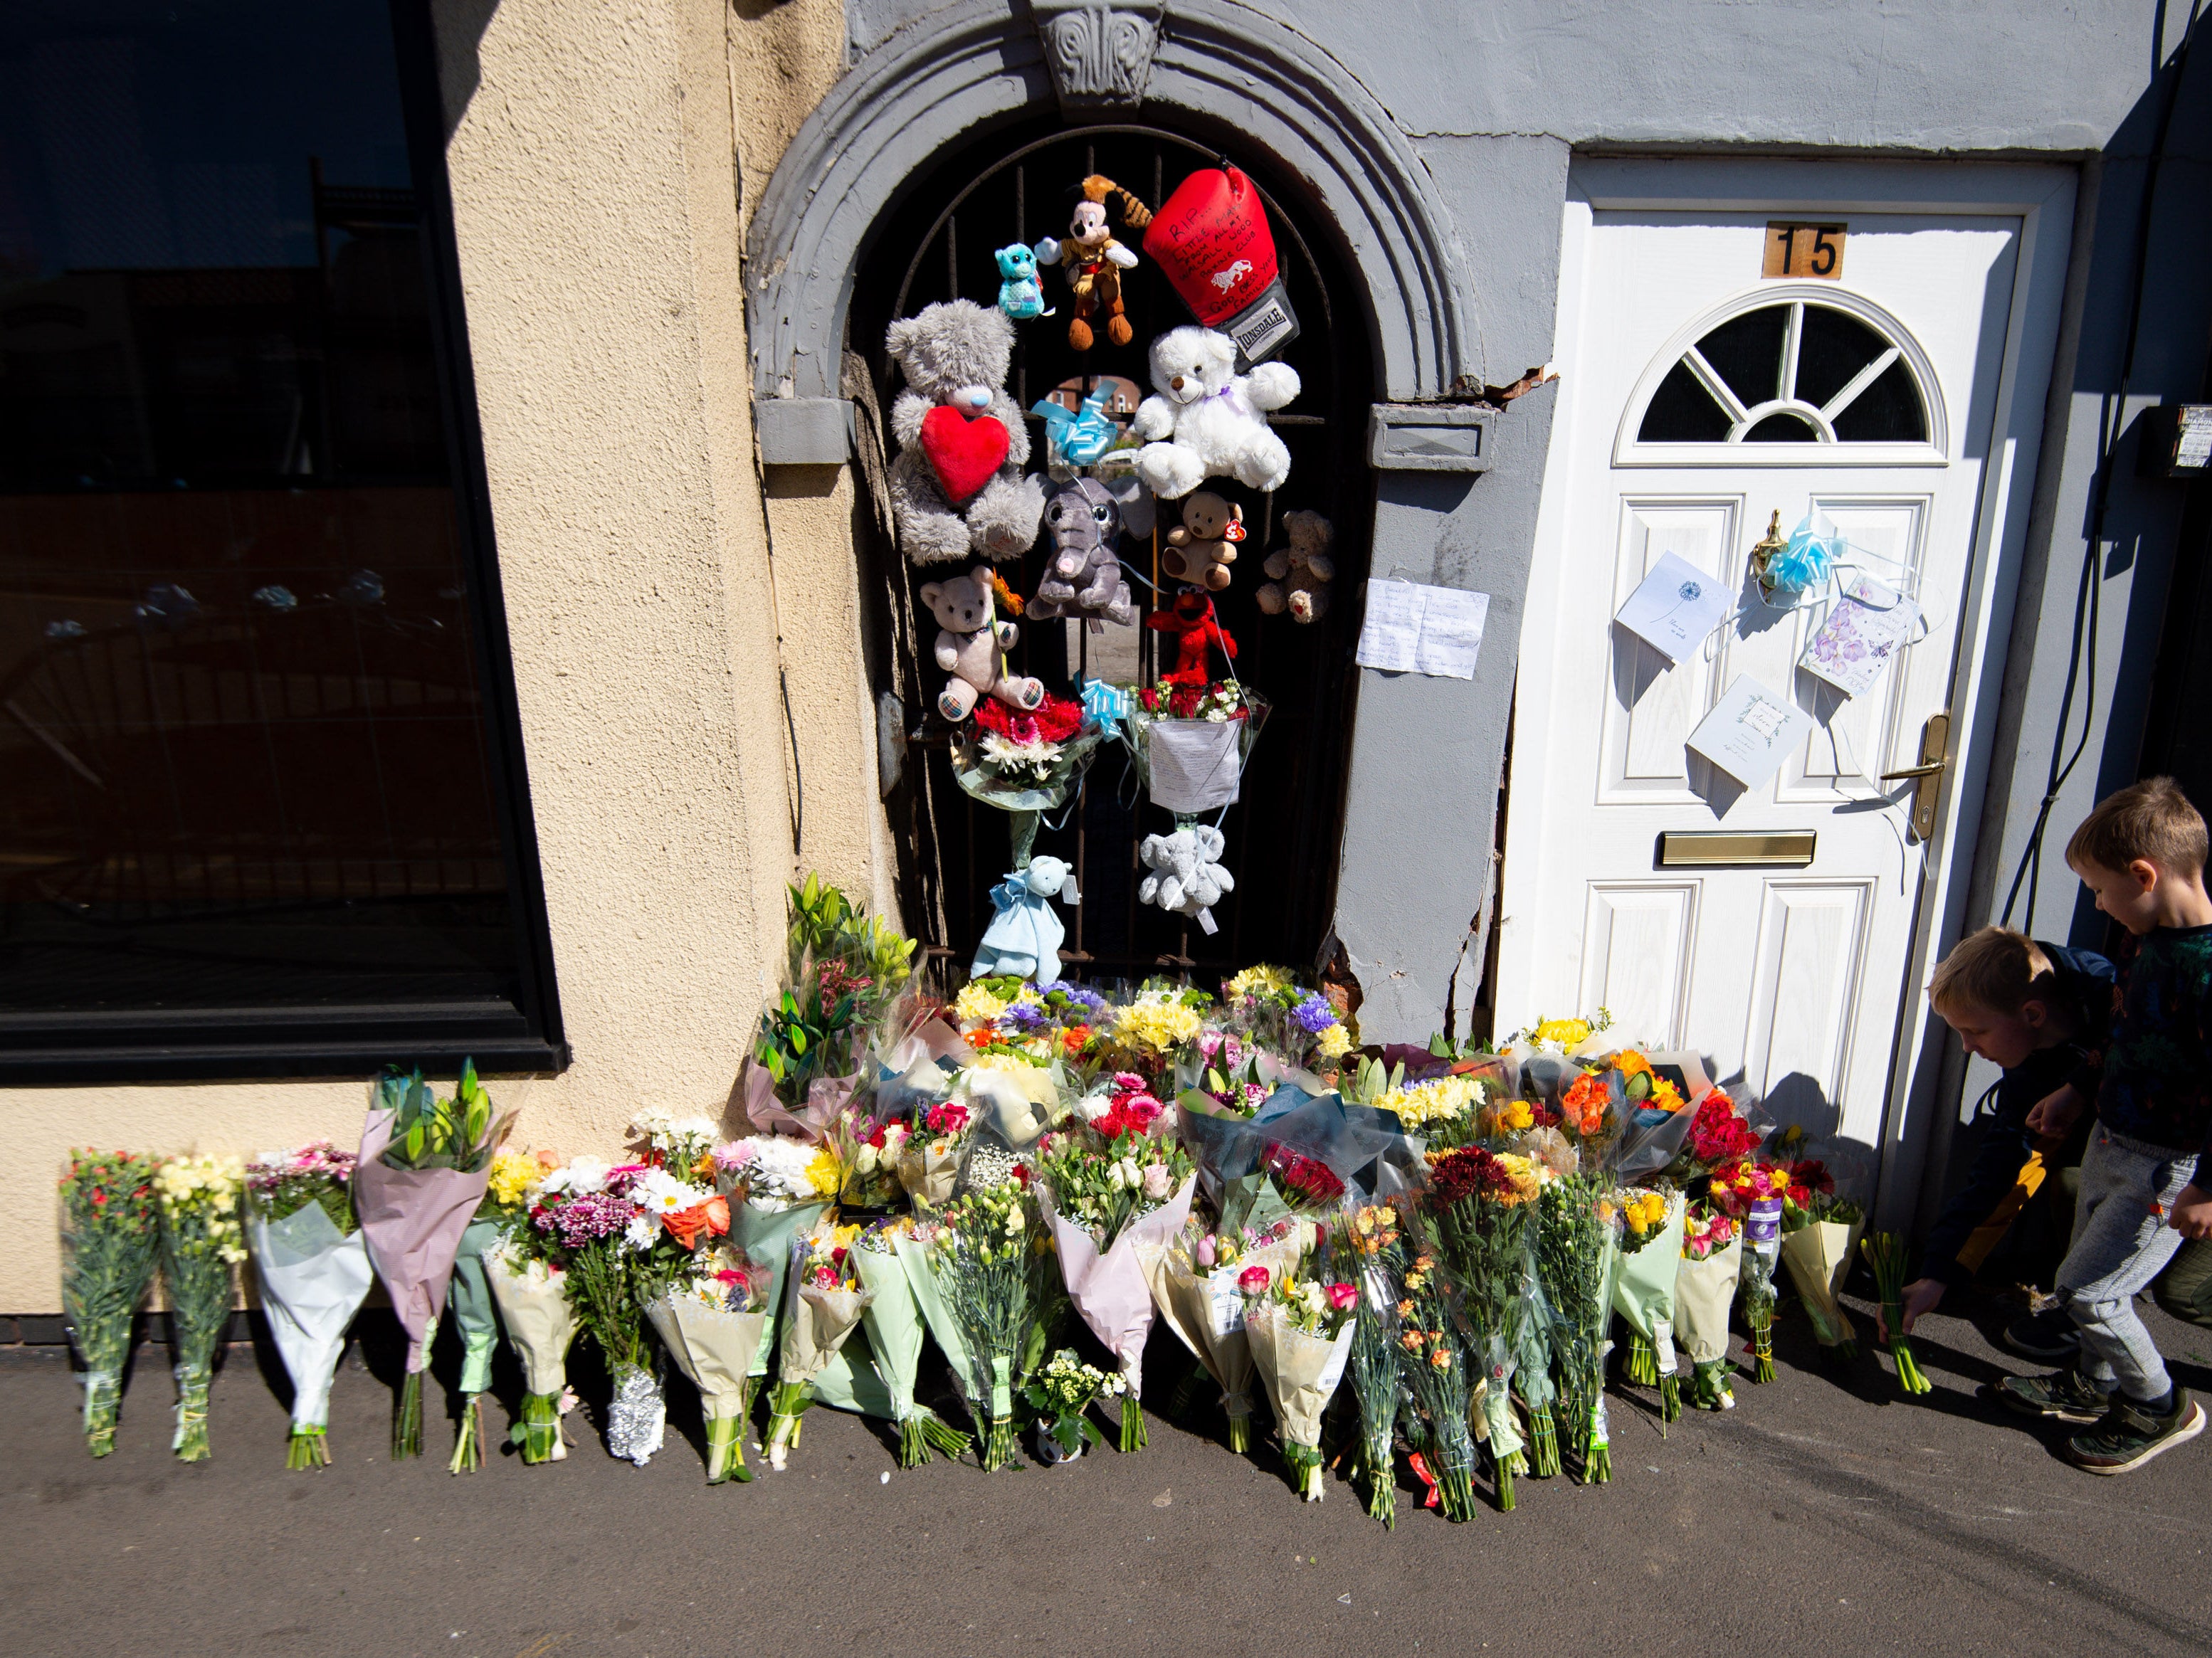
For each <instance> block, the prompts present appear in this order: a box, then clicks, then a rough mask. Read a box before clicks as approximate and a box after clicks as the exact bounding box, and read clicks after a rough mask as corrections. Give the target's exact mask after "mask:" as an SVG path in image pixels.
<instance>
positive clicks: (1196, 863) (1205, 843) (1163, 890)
mask: <svg viewBox="0 0 2212 1658" xmlns="http://www.w3.org/2000/svg"><path fill="white" fill-rule="evenodd" d="M1228 844H1229V843H1228V841H1225V839H1224V838H1223V837H1222V834H1221V831H1220V830H1219V829H1214V828H1212V827H1211V826H1210V825H1208V824H1205V823H1188V824H1185V825H1184V826H1183V827H1182V828H1181V829H1177V830H1176V832H1175V833H1174V834H1172V835H1146V837H1145V839H1144V841H1143V844H1142V845H1140V846H1139V847H1138V848H1137V856H1138V858H1139V860H1140V861H1141V862H1142V863H1143V864H1144V865H1145V867H1146V869H1147V870H1148V871H1150V872H1151V873H1149V874H1148V875H1146V877H1145V878H1144V880H1143V882H1142V883H1141V884H1139V886H1138V888H1137V902H1139V903H1145V904H1157V905H1158V906H1159V908H1162V909H1164V910H1166V911H1167V912H1168V913H1169V914H1174V915H1188V916H1189V917H1190V918H1191V919H1192V920H1194V921H1196V922H1197V923H1198V924H1199V926H1200V927H1201V928H1203V929H1204V930H1205V931H1206V932H1212V931H1213V930H1214V929H1213V913H1212V912H1213V906H1214V905H1216V904H1218V903H1219V902H1221V899H1222V895H1223V894H1225V893H1228V892H1233V891H1235V890H1236V889H1237V878H1236V877H1235V876H1233V875H1231V873H1230V872H1228V871H1227V870H1226V869H1225V868H1223V867H1222V864H1221V853H1222V851H1223V849H1224V848H1225V847H1226V846H1227V845H1228Z"/></svg>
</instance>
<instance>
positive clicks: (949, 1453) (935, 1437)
mask: <svg viewBox="0 0 2212 1658" xmlns="http://www.w3.org/2000/svg"><path fill="white" fill-rule="evenodd" d="M915 1415H916V1416H917V1417H918V1418H920V1419H921V1436H922V1438H923V1439H925V1440H927V1442H929V1444H930V1445H931V1446H932V1447H933V1448H935V1450H936V1451H937V1453H938V1455H940V1456H942V1457H944V1458H945V1460H946V1461H949V1462H957V1461H959V1460H960V1459H961V1458H962V1457H963V1456H965V1455H967V1454H968V1453H969V1451H972V1450H974V1449H975V1437H974V1436H972V1435H969V1434H964V1433H962V1432H961V1431H960V1430H959V1429H957V1428H956V1427H954V1426H953V1425H952V1424H951V1423H950V1422H947V1421H946V1420H945V1418H943V1417H941V1416H939V1415H938V1413H937V1412H934V1411H933V1410H931V1409H930V1408H929V1406H927V1405H919V1406H915Z"/></svg>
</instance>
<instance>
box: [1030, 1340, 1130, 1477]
mask: <svg viewBox="0 0 2212 1658" xmlns="http://www.w3.org/2000/svg"><path fill="white" fill-rule="evenodd" d="M1124 1385H1125V1384H1124V1383H1123V1382H1122V1380H1121V1377H1120V1376H1109V1375H1107V1374H1106V1372H1105V1371H1103V1370H1099V1369H1097V1367H1096V1366H1095V1365H1090V1364H1085V1363H1084V1362H1083V1361H1082V1360H1081V1359H1079V1358H1078V1357H1076V1356H1075V1353H1074V1351H1073V1349H1071V1348H1066V1347H1063V1348H1061V1349H1060V1351H1058V1352H1056V1353H1054V1355H1053V1356H1052V1357H1051V1358H1050V1359H1049V1360H1048V1362H1047V1363H1045V1364H1044V1366H1043V1367H1042V1369H1040V1370H1036V1371H1034V1372H1032V1373H1031V1374H1030V1379H1029V1380H1028V1381H1027V1382H1024V1383H1023V1384H1022V1396H1023V1397H1024V1399H1026V1400H1029V1404H1030V1409H1031V1410H1033V1411H1035V1412H1036V1413H1037V1452H1038V1454H1039V1455H1042V1457H1043V1458H1044V1460H1045V1461H1048V1462H1073V1461H1074V1460H1075V1459H1076V1458H1077V1457H1079V1456H1080V1455H1083V1447H1084V1444H1085V1442H1086V1441H1087V1442H1090V1443H1091V1444H1093V1445H1103V1444H1104V1443H1105V1442H1106V1437H1105V1436H1104V1435H1103V1434H1102V1433H1100V1432H1099V1431H1098V1430H1097V1428H1095V1427H1093V1426H1092V1425H1091V1420H1090V1418H1088V1417H1086V1416H1085V1414H1084V1412H1086V1411H1088V1410H1089V1409H1090V1408H1091V1405H1092V1403H1093V1402H1094V1401H1095V1400H1098V1399H1101V1398H1110V1397H1111V1396H1112V1395H1114V1394H1118V1393H1120V1392H1121V1389H1122V1388H1123V1386H1124Z"/></svg>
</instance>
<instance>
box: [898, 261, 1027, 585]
mask: <svg viewBox="0 0 2212 1658" xmlns="http://www.w3.org/2000/svg"><path fill="white" fill-rule="evenodd" d="M884 349H885V350H887V351H888V352H889V353H890V356H891V360H892V361H895V362H896V363H897V364H898V366H899V367H900V368H902V370H904V371H905V374H906V383H907V389H906V390H905V391H903V392H900V393H899V394H898V398H897V400H896V402H894V403H893V404H891V435H892V436H893V437H895V438H896V439H897V440H898V445H899V453H898V459H896V460H894V461H893V462H892V463H891V469H890V490H891V513H892V516H893V518H894V519H896V522H897V525H898V538H899V544H900V546H901V547H902V548H903V549H904V550H905V551H906V556H908V558H910V559H912V560H913V561H914V562H915V563H916V564H946V563H951V562H956V561H958V560H962V559H965V558H967V557H969V556H970V554H971V553H972V554H973V555H975V556H980V557H982V558H987V559H989V560H992V561H993V562H1000V561H1003V560H1006V559H1010V558H1019V557H1020V556H1022V555H1023V554H1024V553H1025V552H1027V551H1029V550H1030V547H1031V546H1032V545H1033V544H1035V543H1036V537H1037V521H1038V519H1041V518H1042V516H1043V515H1044V484H1043V482H1042V480H1041V479H1038V478H1033V477H1023V476H1022V468H1023V467H1024V466H1025V465H1028V464H1029V459H1030V437H1029V431H1028V428H1026V427H1025V426H1024V424H1023V422H1022V412H1021V410H1019V409H1018V408H1016V407H1015V405H1014V400H1013V399H1012V398H1010V397H1008V396H1007V395H1006V371H1007V369H1008V367H1010V366H1011V365H1012V361H1013V353H1014V326H1013V325H1012V323H1010V322H1008V321H1007V320H1006V318H1005V317H1004V316H1002V315H1000V313H998V312H996V311H993V310H987V309H986V308H985V307H982V306H980V305H977V304H975V302H974V301H971V300H951V301H945V302H942V303H940V304H937V305H932V306H927V307H924V308H923V309H922V310H921V313H919V314H918V315H915V316H912V317H904V318H902V319H899V320H898V321H896V322H895V323H893V324H892V325H890V331H889V332H888V333H887V334H886V335H885V336H884Z"/></svg>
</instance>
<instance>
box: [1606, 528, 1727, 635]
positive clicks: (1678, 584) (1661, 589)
mask: <svg viewBox="0 0 2212 1658" xmlns="http://www.w3.org/2000/svg"><path fill="white" fill-rule="evenodd" d="M1728 610H1729V591H1728V589H1727V588H1726V587H1725V586H1722V585H1721V583H1720V582H1719V581H1718V580H1716V579H1714V578H1713V577H1711V576H1709V575H1707V574H1705V572H1704V571H1703V570H1700V569H1699V568H1698V567H1697V566H1696V565H1694V564H1692V563H1691V562H1689V560H1687V559H1686V558H1684V557H1682V556H1680V554H1678V553H1662V554H1661V555H1660V556H1659V562H1657V563H1656V564H1654V565H1653V566H1652V567H1651V571H1650V574H1648V575H1646V576H1645V577H1644V580H1641V581H1639V582H1638V583H1637V584H1636V591H1635V592H1632V593H1631V594H1629V596H1628V603H1626V604H1624V605H1622V606H1621V607H1620V610H1618V611H1617V612H1616V613H1615V614H1614V616H1613V620H1614V621H1615V622H1618V623H1620V625H1621V626H1622V627H1624V628H1626V629H1628V631H1629V632H1631V633H1632V634H1634V635H1636V636H1637V637H1638V639H1641V640H1643V641H1645V642H1646V643H1648V644H1650V645H1651V646H1653V647H1656V649H1657V650H1658V651H1659V652H1660V653H1662V655H1664V656H1665V657H1666V659H1668V661H1669V662H1680V660H1681V659H1683V658H1684V657H1686V656H1687V655H1689V654H1690V653H1692V651H1695V650H1696V649H1697V648H1698V647H1699V646H1700V645H1702V644H1704V643H1705V635H1708V634H1710V633H1711V632H1712V630H1713V629H1715V628H1717V627H1718V626H1720V623H1721V619H1722V618H1723V616H1727V615H1728Z"/></svg>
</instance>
